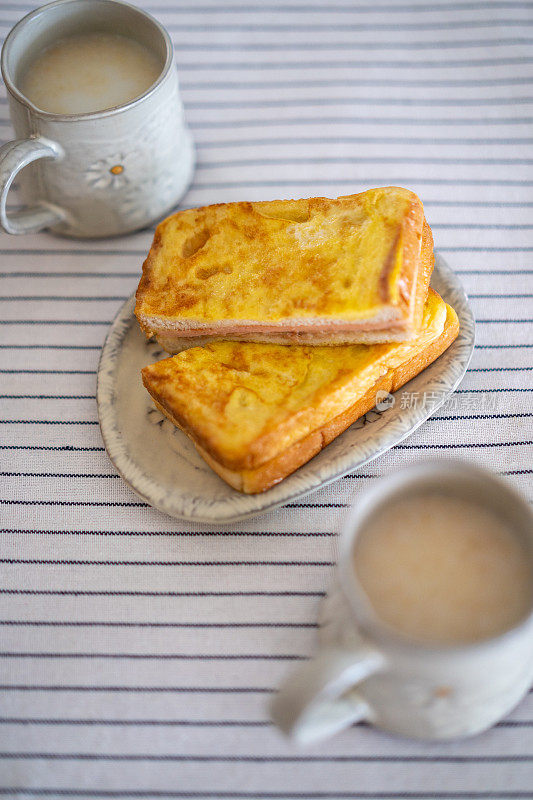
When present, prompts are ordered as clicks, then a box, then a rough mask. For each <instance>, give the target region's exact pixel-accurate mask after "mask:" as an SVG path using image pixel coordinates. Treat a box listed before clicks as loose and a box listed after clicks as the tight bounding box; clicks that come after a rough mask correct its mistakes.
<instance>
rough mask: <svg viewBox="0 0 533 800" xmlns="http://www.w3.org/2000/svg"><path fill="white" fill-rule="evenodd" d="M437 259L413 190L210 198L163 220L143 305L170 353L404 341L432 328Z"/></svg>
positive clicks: (146, 273) (140, 312) (147, 325)
mask: <svg viewBox="0 0 533 800" xmlns="http://www.w3.org/2000/svg"><path fill="white" fill-rule="evenodd" d="M433 264H434V257H433V239H432V235H431V229H430V227H429V225H428V224H427V222H426V221H425V218H424V210H423V206H422V203H421V201H420V199H419V198H418V197H417V195H416V194H414V192H411V191H409V190H408V189H402V188H398V187H384V188H379V189H371V190H369V191H367V192H362V193H361V194H356V195H348V196H345V197H339V198H337V199H334V200H333V199H327V198H321V197H315V198H310V199H307V200H276V201H270V202H261V203H227V204H220V205H214V206H205V207H203V208H197V209H190V210H187V211H181V212H179V213H177V214H174V215H173V216H171V217H169V218H168V219H166V220H164V221H163V222H162V223H161V224H160V225H159V226H158V227H157V230H156V233H155V236H154V240H153V244H152V247H151V249H150V252H149V254H148V257H147V259H146V261H145V262H144V265H143V275H142V278H141V281H140V283H139V287H138V289H137V305H136V309H135V313H136V315H137V318H138V320H139V323H140V325H141V328H142V329H143V330H144V331H145V333H146V334H147V335H148V336H154V335H155V336H156V337H157V340H158V341H159V343H160V344H161V346H162V347H163V348H164V349H165V350H167V352H170V353H174V352H179V351H180V350H182V349H184V348H185V347H190V346H195V345H196V344H204V343H206V342H208V341H214V340H221V339H223V340H229V341H231V340H235V341H254V342H276V343H284V344H300V343H301V344H312V345H320V344H342V343H358V342H363V343H372V342H383V341H403V340H406V339H408V338H410V337H411V336H413V335H414V334H415V332H416V330H417V329H418V327H419V325H420V320H421V316H422V310H423V306H424V302H425V300H426V295H427V289H428V286H429V279H430V277H431V272H432V270H433Z"/></svg>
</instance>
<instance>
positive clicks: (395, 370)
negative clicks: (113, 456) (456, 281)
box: [142, 292, 458, 492]
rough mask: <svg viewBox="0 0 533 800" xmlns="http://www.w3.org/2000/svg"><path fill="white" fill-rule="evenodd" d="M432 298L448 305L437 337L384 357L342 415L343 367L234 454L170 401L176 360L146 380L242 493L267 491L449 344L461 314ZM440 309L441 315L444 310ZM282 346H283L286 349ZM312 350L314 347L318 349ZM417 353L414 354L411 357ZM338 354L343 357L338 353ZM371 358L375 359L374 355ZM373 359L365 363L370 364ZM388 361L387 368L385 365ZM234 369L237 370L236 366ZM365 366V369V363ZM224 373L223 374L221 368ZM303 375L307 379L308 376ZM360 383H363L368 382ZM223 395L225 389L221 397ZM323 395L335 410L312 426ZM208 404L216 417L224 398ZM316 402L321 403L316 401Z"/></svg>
mask: <svg viewBox="0 0 533 800" xmlns="http://www.w3.org/2000/svg"><path fill="white" fill-rule="evenodd" d="M432 296H433V297H434V298H437V300H438V303H440V306H438V304H437V300H435V299H433V300H432V302H433V303H434V304H435V305H437V306H438V308H439V309H440V307H443V309H445V311H444V315H445V320H443V321H441V323H440V325H441V326H442V327H440V328H439V329H438V331H437V332H436V333H435V334H434V335H433V334H431V336H430V337H429V339H421V340H420V341H422V342H425V344H422V346H420V345H419V346H418V347H417V346H413V347H412V350H411V348H410V347H409V346H408V345H403V346H402V347H401V348H400V353H401V355H399V356H398V357H396V355H395V354H393V358H392V362H391V359H390V358H389V357H388V356H386V361H385V362H383V365H384V368H385V373H384V374H380V373H382V372H383V369H382V368H381V367H379V368H378V369H377V375H376V378H374V379H372V378H371V383H370V386H368V382H367V384H366V386H365V389H364V391H362V392H361V394H360V396H358V397H357V398H356V399H355V401H354V402H353V403H351V404H350V405H348V407H347V408H345V409H344V410H342V411H341V412H340V413H335V411H334V409H335V408H339V407H342V404H344V403H346V401H347V400H348V399H349V397H350V395H349V394H346V391H344V389H343V387H342V384H343V382H344V376H343V374H342V370H341V372H340V373H336V375H337V377H336V378H335V380H334V381H333V383H331V384H329V385H327V386H326V387H325V394H324V393H322V394H320V395H315V400H313V401H312V402H313V405H312V407H308V406H304V407H302V408H301V409H300V410H299V411H296V412H295V413H289V414H288V415H287V416H286V417H285V418H284V419H283V418H281V419H278V421H277V422H276V423H272V424H269V425H268V426H267V428H266V429H263V430H262V432H261V434H260V435H259V436H255V435H254V438H253V440H252V441H249V442H248V444H247V445H246V446H245V451H244V452H243V451H242V448H241V449H240V450H237V452H236V453H235V454H233V455H231V451H228V450H227V448H224V450H220V449H219V447H218V446H217V444H216V441H214V440H213V438H212V436H210V435H209V430H208V429H203V427H202V425H198V424H195V420H194V417H193V418H192V420H191V419H189V417H190V414H188V413H187V412H188V409H187V404H183V403H182V402H181V401H180V402H179V403H177V404H176V402H172V393H170V395H169V393H168V385H169V380H170V381H171V380H172V373H170V374H169V373H168V372H167V371H166V369H165V365H166V364H170V363H171V362H173V361H174V359H167V361H166V362H159V365H160V366H159V367H158V365H157V364H156V365H151V366H149V367H146V368H145V369H144V370H143V371H142V375H143V382H144V385H145V386H146V388H147V389H148V391H149V392H150V394H151V395H152V397H153V398H154V401H155V402H156V405H157V406H158V408H160V410H161V411H162V412H163V413H164V414H166V416H168V417H169V419H171V420H172V422H173V423H174V424H175V425H177V426H178V427H179V428H181V429H182V430H183V431H185V433H187V434H188V435H189V436H190V438H191V439H192V440H193V442H194V444H195V446H196V447H197V449H198V451H199V452H200V453H201V455H202V456H203V457H204V458H205V459H206V461H207V462H208V463H209V464H210V465H211V466H212V467H213V469H214V470H215V471H216V472H217V473H218V474H219V475H221V477H223V478H224V480H226V481H227V482H228V483H230V484H231V485H232V486H235V488H238V489H240V490H241V491H245V492H257V491H264V490H265V489H267V488H269V487H270V486H272V485H274V483H277V482H278V481H279V480H281V479H282V478H283V477H285V476H286V475H288V474H290V473H291V472H293V471H294V470H295V469H297V467H298V466H300V465H301V464H303V463H305V462H306V461H308V460H309V458H311V457H312V456H313V455H315V454H316V453H317V452H319V450H320V449H322V447H324V446H325V445H326V444H328V443H329V442H330V441H331V440H332V439H333V438H335V437H336V436H338V434H339V433H341V432H342V431H343V430H345V428H347V427H348V426H349V425H351V423H352V422H353V421H354V420H355V419H357V418H358V417H359V416H361V415H362V414H364V413H365V412H366V411H368V410H369V409H370V408H372V407H373V406H374V405H375V396H376V391H377V390H378V389H380V388H383V389H385V390H387V391H395V390H396V389H397V388H399V387H400V386H402V385H403V384H404V383H405V382H406V381H408V380H410V379H411V378H412V377H414V375H416V374H418V372H420V371H421V370H422V369H424V368H425V367H426V366H427V365H428V364H429V363H431V361H433V360H434V359H435V358H437V357H438V356H439V355H440V354H441V353H442V352H443V351H444V350H445V349H446V348H447V347H448V346H449V345H450V344H451V342H452V341H453V340H454V339H455V337H456V336H457V332H458V321H457V316H456V314H455V312H454V311H453V309H451V308H450V307H449V306H445V304H443V303H442V301H441V300H440V298H438V296H437V295H435V293H433V292H432ZM439 313H441V312H440V310H439ZM281 349H282V350H283V349H284V348H281ZM312 349H313V351H314V348H312ZM378 349H379V350H382V349H383V348H382V347H381V348H380V347H378ZM291 350H292V348H290V349H289V348H287V355H288V356H289V357H290V352H291ZM362 351H364V348H362ZM372 352H374V351H372ZM198 353H201V349H200V348H198V349H197V352H196V353H194V352H193V353H192V355H191V358H195V357H196V356H197V354H198ZM413 353H415V354H416V355H413ZM339 354H340V355H341V356H342V353H340V351H339ZM380 355H382V353H376V358H377V359H378V362H379V357H380ZM181 358H182V357H181V356H180V359H181ZM342 358H344V356H342ZM372 358H374V357H373V356H372ZM372 358H371V359H370V361H367V364H368V363H370V366H371V364H372ZM391 363H393V364H394V366H393V367H391V366H390V364H391ZM387 364H388V365H389V366H386V365H387ZM161 365H163V366H161ZM237 366H239V367H240V368H241V369H246V364H245V363H243V364H242V365H237ZM221 367H222V368H224V367H225V365H224V364H221ZM231 368H232V369H233V368H234V366H232V367H231ZM363 369H365V367H364V366H363ZM220 374H222V375H223V371H222V372H221V373H220ZM347 374H348V373H347ZM181 376H182V377H181V379H182V380H184V379H185V378H186V373H185V376H184V373H181ZM217 377H218V375H217ZM303 377H304V379H307V378H306V376H305V374H304V376H303ZM350 385H351V384H350ZM360 385H364V383H363V384H360ZM191 388H192V385H191V387H187V385H186V384H185V385H184V386H183V388H182V391H183V392H185V397H187V396H189V397H190V391H191ZM339 391H340V394H339ZM343 392H344V393H343ZM223 394H224V393H223V392H222V394H221V401H222V397H223ZM169 397H170V399H169ZM324 399H325V400H326V403H328V402H329V400H330V399H331V402H329V405H326V409H327V408H331V412H328V411H326V416H325V419H326V421H325V422H323V423H322V424H318V425H316V426H313V419H319V418H322V419H324V415H323V414H322V417H320V416H317V415H316V413H315V412H317V409H318V407H319V406H320V404H321V403H323V401H324ZM209 402H210V403H211V402H212V403H213V405H212V406H210V407H212V409H213V411H212V413H213V415H216V404H217V403H218V402H220V401H219V400H218V399H217V398H215V397H213V398H212V401H209ZM222 402H223V401H222ZM284 402H285V401H283V403H284ZM315 403H318V404H319V406H317V405H315ZM182 411H183V412H184V413H182ZM327 413H331V415H332V416H331V418H330V419H329V420H328V419H327ZM215 422H216V419H215ZM310 428H311V429H310ZM298 431H300V432H301V433H300V436H299V437H295V436H294V433H295V432H296V433H297V432H298Z"/></svg>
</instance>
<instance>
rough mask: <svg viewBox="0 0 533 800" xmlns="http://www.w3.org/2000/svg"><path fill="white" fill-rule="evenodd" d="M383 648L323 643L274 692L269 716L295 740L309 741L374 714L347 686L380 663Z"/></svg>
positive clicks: (378, 667) (381, 664) (364, 675)
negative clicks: (347, 647) (330, 645)
mask: <svg viewBox="0 0 533 800" xmlns="http://www.w3.org/2000/svg"><path fill="white" fill-rule="evenodd" d="M384 664H385V659H384V657H383V656H382V654H381V653H379V652H378V651H377V650H374V649H372V648H371V647H368V646H363V647H361V648H359V649H357V650H348V649H344V648H340V647H339V648H336V647H331V648H329V647H328V648H324V649H323V650H320V651H319V653H318V655H317V656H316V657H315V658H314V659H312V660H311V661H308V662H307V663H306V664H304V665H303V666H302V667H300V668H299V669H297V670H296V672H293V673H292V674H291V675H290V676H289V677H288V678H287V680H286V681H285V682H284V683H283V684H282V686H281V688H280V690H279V692H278V693H277V695H276V696H275V697H274V699H273V701H272V703H271V707H270V711H271V716H272V720H273V721H274V723H275V724H276V725H277V726H278V727H279V728H281V730H282V731H283V732H284V733H286V734H287V735H288V736H289V737H290V738H291V739H293V740H294V741H296V742H297V743H298V744H311V743H312V742H317V741H319V740H320V739H325V738H326V737H328V736H331V735H332V734H334V733H337V732H338V731H340V730H342V729H343V728H347V727H348V726H349V725H352V724H353V723H354V722H361V720H363V719H369V718H371V717H372V711H371V708H370V706H369V705H368V703H366V701H365V700H363V699H362V698H360V697H357V696H354V695H353V694H352V693H351V692H350V693H349V694H348V690H349V689H352V688H353V687H354V686H355V685H356V684H358V683H360V682H361V681H363V680H365V678H368V677H369V676H370V675H373V674H374V673H375V672H378V671H379V670H381V669H382V668H383V666H384Z"/></svg>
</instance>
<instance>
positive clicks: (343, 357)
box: [142, 290, 455, 469]
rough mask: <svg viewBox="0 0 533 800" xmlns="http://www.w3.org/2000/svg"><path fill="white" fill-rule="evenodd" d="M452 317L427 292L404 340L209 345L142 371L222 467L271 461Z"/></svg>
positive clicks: (156, 396) (169, 408)
mask: <svg viewBox="0 0 533 800" xmlns="http://www.w3.org/2000/svg"><path fill="white" fill-rule="evenodd" d="M447 314H452V315H453V317H454V318H455V312H453V309H451V308H450V307H449V306H447V305H446V303H444V301H443V300H442V299H441V298H440V297H439V296H438V295H437V294H436V293H435V292H433V291H432V290H430V292H429V294H428V299H427V302H426V305H425V309H424V319H423V322H422V327H421V329H420V331H419V332H418V333H417V336H416V338H414V339H412V340H410V341H409V342H395V343H388V344H373V345H361V344H359V345H339V346H336V347H335V346H333V347H327V346H323V347H321V346H318V347H312V346H305V345H293V346H285V345H274V344H253V343H241V342H215V343H212V344H208V345H206V346H204V347H194V348H192V349H190V350H186V351H184V352H182V353H179V354H178V355H176V356H173V357H172V358H168V359H165V360H164V361H160V362H158V363H156V364H152V365H150V366H148V367H145V368H144V369H143V371H142V374H143V382H144V384H145V386H146V388H147V389H148V391H149V392H150V393H151V394H152V396H153V397H154V399H156V400H157V402H158V403H160V404H161V406H163V407H164V408H165V409H166V410H167V411H168V412H169V414H170V415H171V416H172V417H173V418H174V419H175V420H176V422H177V423H178V424H179V425H180V426H181V427H182V428H183V429H184V430H186V431H187V432H188V433H189V434H190V435H191V436H192V438H193V439H194V440H195V441H197V442H198V443H199V444H200V445H201V446H202V447H203V448H204V449H205V450H206V451H207V452H208V453H210V454H211V455H212V456H213V457H214V458H215V459H217V460H218V461H219V462H220V463H221V464H223V465H225V466H227V467H228V468H230V469H250V468H254V467H256V466H257V465H259V464H261V463H263V462H265V461H267V460H268V459H270V458H273V457H275V456H276V455H277V454H278V453H280V452H282V451H283V450H284V449H285V448H286V447H288V446H290V445H291V444H293V443H294V442H295V441H298V440H299V439H301V438H302V437H303V436H305V435H307V434H308V433H309V432H310V431H311V430H314V429H316V428H318V427H320V426H321V425H323V424H325V423H326V422H327V421H329V420H330V419H332V418H333V417H334V416H336V415H337V414H339V413H341V412H342V411H343V410H344V409H345V408H347V407H349V406H350V405H352V404H353V403H354V402H355V401H356V400H357V398H358V397H359V396H361V395H362V394H364V392H365V391H367V390H368V389H369V388H370V387H371V386H373V385H374V383H375V382H376V381H377V380H378V378H379V377H381V376H382V375H384V374H385V373H386V372H387V371H388V370H390V369H396V368H397V367H399V366H400V365H401V364H403V363H405V362H407V361H409V360H411V359H412V358H414V357H415V356H416V355H417V354H418V353H420V352H421V351H422V350H424V348H426V347H427V346H428V344H429V343H431V342H432V341H434V340H436V339H438V337H439V336H440V335H441V333H442V331H443V329H444V326H445V324H446V320H447Z"/></svg>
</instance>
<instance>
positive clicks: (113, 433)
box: [97, 255, 474, 524]
mask: <svg viewBox="0 0 533 800" xmlns="http://www.w3.org/2000/svg"><path fill="white" fill-rule="evenodd" d="M431 285H432V286H433V288H434V289H436V291H438V292H439V294H440V295H441V296H442V297H443V298H444V300H446V302H448V303H450V305H452V306H453V307H454V308H455V310H456V312H457V314H458V317H459V324H460V332H459V336H458V338H457V339H456V341H455V342H454V343H453V344H452V346H451V347H450V348H449V349H448V350H447V351H446V352H445V353H443V355H442V356H440V358H438V359H437V361H435V362H434V363H433V364H431V365H430V366H429V367H428V368H427V369H426V370H424V371H423V372H422V373H420V375H417V376H416V378H413V380H412V381H410V382H409V383H408V384H406V385H405V386H403V387H402V388H401V389H400V390H399V391H398V392H396V397H395V403H394V405H393V407H391V408H388V409H387V410H385V411H381V412H378V411H375V410H374V411H370V412H368V414H366V415H365V416H364V417H362V418H361V419H360V420H358V421H357V422H355V423H354V424H353V425H352V426H351V427H350V428H348V430H347V431H345V432H344V433H343V434H342V435H341V436H339V437H337V439H335V440H334V441H333V442H331V444H329V445H328V446H327V447H326V448H325V449H324V450H322V451H321V452H320V453H319V454H318V455H317V456H315V457H314V458H313V459H311V461H309V462H308V463H307V464H304V465H303V466H302V467H300V468H299V469H298V470H296V472H295V473H293V474H292V475H290V476H289V477H288V478H286V479H285V480H283V481H282V482H281V483H280V484H278V485H277V486H275V487H273V488H272V489H269V490H268V491H267V492H264V493H263V494H260V495H244V494H241V493H240V492H237V491H236V490H235V489H232V488H231V487H230V486H228V485H227V484H226V483H225V482H224V481H223V480H222V479H221V478H219V477H218V475H216V474H215V473H214V472H213V471H212V470H211V469H210V467H208V466H207V464H206V463H205V462H204V461H203V459H202V458H201V457H200V456H199V455H198V454H197V452H196V450H195V448H194V446H193V444H192V442H191V441H190V440H189V439H188V438H187V437H186V436H185V434H183V433H182V432H181V431H179V430H178V429H176V428H175V427H174V425H172V423H171V422H169V421H168V420H167V419H165V418H164V417H163V415H162V414H160V412H159V411H157V410H156V409H155V408H154V407H153V404H152V401H151V399H150V396H149V395H148V393H147V392H146V390H145V388H144V387H143V385H142V382H141V377H140V370H141V368H142V367H144V366H145V365H146V364H150V363H153V362H154V361H157V360H158V358H162V357H165V356H166V354H165V353H163V351H161V349H160V348H159V345H157V344H154V343H151V342H146V340H145V338H144V335H143V334H142V332H141V330H140V329H139V326H138V325H137V321H136V319H135V316H134V314H133V309H134V298H133V297H132V298H130V299H129V300H127V301H126V303H125V304H124V305H123V306H122V308H121V310H120V311H119V313H118V315H117V317H116V319H115V320H114V322H113V324H112V326H111V329H110V331H109V334H108V336H107V339H106V341H105V344H104V347H103V350H102V355H101V359H100V365H99V370H98V391H97V400H98V415H99V419H100V427H101V430H102V436H103V439H104V443H105V446H106V449H107V452H108V454H109V457H110V459H111V461H112V462H113V464H114V465H115V467H116V468H117V469H118V471H119V472H120V474H121V475H122V477H123V478H124V480H125V481H126V482H127V483H128V484H129V485H130V486H131V487H132V489H134V490H135V492H137V494H138V495H140V497H142V498H143V499H144V500H146V501H147V502H148V503H150V505H152V506H155V507H156V508H159V509H160V510H161V511H164V512H165V513H167V514H169V515H170V516H172V517H177V518H179V519H187V520H193V521H196V522H206V523H216V524H220V523H230V522H235V521H237V520H241V519H246V518H248V517H253V516H256V515H258V514H261V513H263V512H265V511H269V510H271V509H273V508H275V507H276V506H279V505H282V504H284V503H287V502H289V501H290V500H294V499H295V498H298V497H301V496H302V495H305V494H308V493H309V492H312V491H314V490H316V489H318V488H320V487H322V486H324V485H325V484H327V483H330V482H331V481H334V480H336V479H337V478H339V477H340V476H341V475H345V474H346V473H347V472H352V471H354V470H356V469H358V468H359V467H361V466H363V464H366V463H367V462H368V461H371V460H372V459H374V458H376V457H377V456H379V455H381V454H382V453H384V452H385V451H387V450H389V449H390V448H391V447H394V445H396V444H398V442H401V441H402V439H405V437H406V436H409V434H411V433H412V432H413V431H414V430H416V428H418V426H419V425H421V424H422V423H423V422H424V421H425V420H426V419H427V418H428V417H429V416H431V414H433V413H434V412H435V411H436V410H437V409H438V408H439V407H440V406H441V405H442V404H443V403H444V402H445V401H446V399H447V398H448V397H449V395H450V394H451V393H452V392H453V391H454V389H455V388H456V387H457V385H458V384H459V382H460V381H461V379H462V377H463V375H464V374H465V372H466V369H467V367H468V364H469V361H470V358H471V355H472V350H473V348H474V318H473V315H472V311H471V309H470V306H469V305H468V300H467V297H466V295H465V293H464V291H463V288H462V286H461V284H460V282H459V280H458V279H457V277H456V276H455V274H454V273H453V271H452V270H451V269H450V268H449V267H448V265H447V264H446V262H445V261H444V259H443V258H442V257H441V256H439V255H437V257H436V264H435V271H434V273H433V277H432V280H431ZM405 392H413V393H418V394H417V395H416V397H418V398H422V399H423V402H420V403H412V404H409V407H407V408H403V407H402V405H403V404H402V403H401V402H400V396H401V394H402V393H405Z"/></svg>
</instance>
